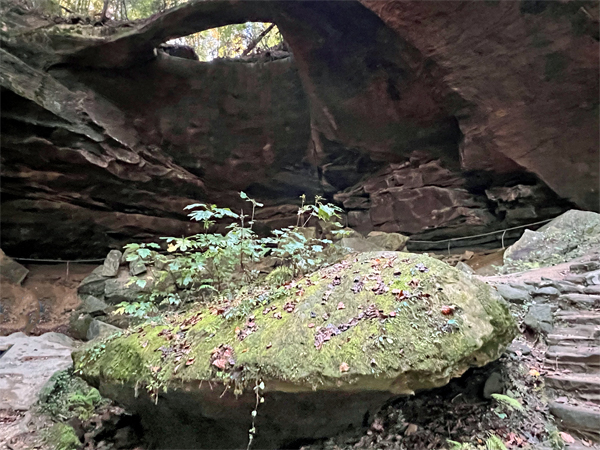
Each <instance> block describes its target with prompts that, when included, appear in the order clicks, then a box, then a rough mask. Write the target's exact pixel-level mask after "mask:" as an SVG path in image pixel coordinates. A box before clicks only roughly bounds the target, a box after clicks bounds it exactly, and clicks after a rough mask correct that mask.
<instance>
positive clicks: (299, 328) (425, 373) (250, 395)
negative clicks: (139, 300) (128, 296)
mask: <svg viewBox="0 0 600 450" xmlns="http://www.w3.org/2000/svg"><path fill="white" fill-rule="evenodd" d="M256 289H257V291H256V292H254V291H252V290H250V291H246V292H244V293H241V294H240V295H239V298H235V299H233V301H232V303H231V305H233V306H231V307H230V308H229V309H228V310H227V311H225V312H224V314H221V315H215V314H213V313H212V312H211V311H212V310H211V308H209V307H207V306H198V308H197V309H196V310H193V311H191V312H188V313H187V314H185V315H181V316H178V317H171V318H169V322H166V323H160V322H158V323H160V324H158V325H157V324H156V323H154V324H146V325H141V326H139V327H137V328H134V329H130V330H129V331H128V332H127V333H125V334H123V335H122V336H119V337H116V338H114V339H109V340H106V341H104V342H103V343H102V346H101V347H100V346H97V347H94V348H88V349H83V350H81V351H78V352H76V353H74V355H73V359H74V361H75V365H76V369H78V370H81V372H82V375H83V377H84V378H85V379H86V380H87V381H88V382H90V383H92V384H94V385H95V386H97V387H98V388H99V389H100V391H101V392H102V394H103V395H105V396H108V397H111V398H113V399H114V400H116V401H118V402H119V403H120V404H123V405H124V406H125V407H126V408H128V410H130V411H132V412H134V413H136V414H139V415H140V417H141V421H142V425H143V427H144V430H145V431H144V433H145V436H147V437H148V439H149V441H150V442H151V443H152V445H153V446H155V447H157V448H166V447H168V448H242V447H244V446H245V445H246V444H247V439H248V430H249V429H250V428H251V426H252V417H251V414H250V412H251V411H252V410H253V409H254V407H255V404H256V400H257V397H256V392H255V388H256V389H257V390H258V392H259V393H260V395H261V396H264V398H265V401H264V403H260V405H259V407H258V416H257V418H256V428H257V435H256V439H255V441H254V445H255V446H256V448H282V447H283V448H287V446H290V445H294V443H298V442H301V441H303V440H310V439H320V438H325V437H328V436H331V435H334V434H336V433H338V432H340V431H342V430H346V429H348V427H351V426H357V427H360V426H362V425H363V422H364V418H365V417H366V416H367V415H368V417H373V414H374V412H375V411H376V410H377V409H378V408H380V407H381V406H382V405H383V404H384V403H385V402H386V401H389V400H390V399H391V398H393V397H395V396H397V395H400V394H411V393H413V392H415V391H417V390H422V389H430V388H435V387H438V386H442V385H444V384H446V383H448V381H449V380H450V379H451V378H453V377H458V376H460V375H461V374H463V373H464V372H465V371H466V370H467V369H468V368H469V367H477V366H482V365H485V364H487V363H489V362H490V361H493V360H495V359H497V358H498V357H499V356H500V355H501V354H502V352H503V351H504V349H505V347H506V346H507V345H508V344H509V343H510V342H511V341H512V339H513V337H514V336H515V334H516V326H515V323H514V321H513V319H512V316H511V314H510V312H509V311H508V308H507V307H506V305H505V303H504V302H503V301H502V300H501V297H500V296H499V295H498V294H497V293H496V291H495V290H494V289H493V288H491V287H490V286H488V285H486V284H485V283H483V282H481V281H479V280H477V279H475V278H474V277H470V276H468V275H466V274H464V273H462V272H460V271H458V270H456V269H454V268H453V267H451V266H449V265H447V264H446V263H443V262H441V261H437V260H435V259H433V258H429V257H427V256H424V255H414V254H408V253H399V252H371V253H361V254H359V255H351V256H349V257H348V258H346V259H345V260H342V261H341V262H339V263H337V264H334V265H332V266H329V267H327V268H324V269H321V270H320V271H317V272H315V273H313V274H310V275H307V276H306V277H304V278H301V279H300V280H296V281H295V282H294V283H293V284H291V285H290V287H289V289H288V290H286V292H285V294H283V295H281V293H280V291H276V290H275V288H271V290H265V289H266V288H265V287H257V288H256ZM273 293H277V295H272V294H273ZM258 295H260V299H261V300H260V301H259V300H258V299H259V297H258ZM261 382H262V383H264V389H263V388H259V387H256V386H258V385H260V383H261ZM144 385H145V386H146V387H147V389H143V386H144ZM136 387H138V388H140V389H136ZM136 392H137V393H138V394H139V395H137V396H136ZM148 392H150V393H151V394H154V395H149V394H148ZM167 436H168V439H167Z"/></svg>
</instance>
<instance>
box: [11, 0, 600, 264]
mask: <svg viewBox="0 0 600 450" xmlns="http://www.w3.org/2000/svg"><path fill="white" fill-rule="evenodd" d="M538 3H539V2H537V3H535V4H538ZM557 4H558V3H557ZM574 4H575V2H567V3H566V4H560V5H562V6H556V5H554V6H553V5H548V6H547V7H545V8H542V7H537V9H536V8H533V9H532V8H531V7H530V6H531V5H530V4H529V3H518V2H512V1H506V2H477V1H474V2H451V3H447V2H395V1H390V2H372V3H369V2H364V5H363V4H361V3H359V2H354V1H348V2H285V1H271V2H252V1H244V2H238V1H233V0H211V1H201V2H191V3H188V4H186V5H184V6H182V7H179V8H176V9H173V10H170V11H167V12H165V13H163V14H160V15H157V16H154V17H153V18H151V19H149V20H146V21H142V22H138V23H133V24H113V25H109V26H92V25H81V24H77V25H72V24H64V23H61V24H55V23H54V22H52V21H50V20H48V19H45V18H43V17H40V16H38V15H35V14H33V13H32V12H28V11H25V10H24V8H23V7H21V6H19V5H17V4H14V3H8V4H5V5H4V7H3V8H4V10H3V14H2V32H1V37H2V50H1V51H2V66H1V70H0V83H1V85H2V100H3V101H2V131H3V133H2V191H3V198H2V231H3V232H2V248H3V249H5V250H6V252H7V254H9V255H12V256H19V255H20V256H24V255H27V256H32V255H37V256H53V257H56V256H63V257H65V256H84V255H85V256H92V255H93V256H103V255H104V254H106V250H107V248H108V247H116V246H119V245H121V244H123V243H124V242H127V241H131V240H144V239H153V238H155V237H156V236H166V235H183V234H188V233H193V232H197V231H199V227H198V226H197V224H193V223H190V222H188V221H187V218H186V217H185V214H184V212H183V207H184V206H185V205H187V204H189V203H192V202H194V201H198V200H204V201H211V202H215V203H219V204H222V205H227V206H231V207H234V208H235V207H239V206H241V205H242V203H241V202H240V201H239V198H238V196H237V191H239V190H245V191H246V192H248V193H249V194H250V195H252V196H254V197H256V198H257V199H259V200H260V201H263V202H264V203H265V204H266V208H265V209H264V210H263V211H261V213H260V215H259V219H260V221H261V222H262V224H263V226H266V227H270V226H280V225H285V224H289V223H290V221H292V222H293V221H295V219H294V218H295V207H294V204H296V203H297V201H298V196H299V195H301V194H303V193H306V194H307V195H308V196H309V197H310V196H312V195H315V194H320V195H325V196H326V197H328V198H330V199H332V198H333V197H334V196H335V198H336V199H338V200H339V201H340V202H343V203H344V206H345V207H346V208H347V209H348V211H349V212H348V217H347V221H348V223H350V224H351V225H353V226H355V227H357V228H359V229H361V230H362V231H370V230H384V231H399V232H402V233H408V234H412V235H416V236H417V237H421V238H430V239H438V238H441V237H449V236H456V235H465V234H472V233H476V232H479V231H481V230H485V231H488V230H490V229H494V228H501V227H503V226H506V225H514V224H520V223H527V222H531V221H532V220H540V219H544V218H547V217H552V216H554V215H556V214H557V213H558V212H560V211H562V210H564V209H566V208H567V207H568V206H573V205H574V206H577V207H580V208H584V209H598V189H597V186H598V166H599V164H598V151H597V149H598V84H597V79H598V52H597V50H598V41H597V36H594V35H593V32H592V33H590V30H591V31H593V26H592V27H590V23H589V21H590V20H591V19H590V18H589V17H594V14H595V10H594V9H593V8H592V6H594V4H588V3H585V2H583V3H582V2H577V7H575V6H573V5H574ZM590 5H591V6H590ZM245 21H267V22H274V23H276V24H277V25H278V27H279V28H280V30H281V32H282V34H283V35H284V37H285V39H286V41H287V43H288V44H289V47H290V48H291V50H292V53H293V56H292V57H290V58H284V59H278V60H275V61H269V60H264V61H258V62H251V63H248V62H239V61H226V60H218V61H213V62H210V63H207V62H200V61H195V60H191V59H184V58H178V57H174V56H170V55H169V54H167V53H165V52H164V51H160V52H159V51H156V49H157V48H158V47H159V46H160V45H161V44H162V43H164V42H166V41H167V40H168V39H171V38H174V37H178V36H183V35H187V34H190V33H193V32H197V31H201V30H204V29H209V28H212V27H216V26H221V25H225V24H229V23H240V22H245ZM336 194H337V195H336ZM81 242H86V245H85V246H83V247H82V245H81Z"/></svg>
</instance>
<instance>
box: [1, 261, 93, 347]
mask: <svg viewBox="0 0 600 450" xmlns="http://www.w3.org/2000/svg"><path fill="white" fill-rule="evenodd" d="M26 267H27V269H29V274H28V275H27V277H26V278H25V280H24V281H23V284H22V285H21V286H15V285H12V284H9V283H1V284H0V336H6V335H9V334H11V333H14V332H17V331H22V332H24V333H26V334H30V335H40V334H43V333H47V332H49V331H56V332H60V333H66V332H67V329H68V323H69V315H70V312H71V311H73V310H74V309H75V308H77V306H78V305H79V304H80V301H79V299H78V298H77V286H78V285H79V283H80V282H81V280H83V279H84V278H85V277H86V276H87V275H89V274H90V273H91V272H92V270H93V269H94V268H95V267H97V266H96V265H90V264H68V265H67V264H53V265H50V264H44V265H41V264H39V265H38V264H31V265H26Z"/></svg>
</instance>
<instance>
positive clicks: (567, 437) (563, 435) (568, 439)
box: [560, 431, 575, 444]
mask: <svg viewBox="0 0 600 450" xmlns="http://www.w3.org/2000/svg"><path fill="white" fill-rule="evenodd" d="M560 437H561V438H562V440H563V441H565V442H566V443H567V444H574V443H575V439H574V438H573V436H571V435H570V434H569V433H565V432H564V431H561V432H560Z"/></svg>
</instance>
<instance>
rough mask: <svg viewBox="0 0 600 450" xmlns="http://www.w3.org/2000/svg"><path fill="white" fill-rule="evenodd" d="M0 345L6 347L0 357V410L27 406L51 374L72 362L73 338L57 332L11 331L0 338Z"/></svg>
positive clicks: (26, 407) (34, 400) (32, 402)
mask: <svg viewBox="0 0 600 450" xmlns="http://www.w3.org/2000/svg"><path fill="white" fill-rule="evenodd" d="M0 348H8V350H7V351H6V352H5V353H3V354H2V356H1V357H0V409H12V410H17V411H26V410H28V409H30V408H31V406H32V405H33V404H34V403H35V402H36V401H37V399H38V395H39V393H40V391H41V389H42V387H43V386H44V385H45V384H46V382H47V381H48V380H49V379H50V377H51V376H52V375H53V374H54V373H55V372H58V371H59V370H64V369H68V368H69V367H71V366H72V364H73V362H72V360H71V351H72V349H73V341H72V339H71V338H69V337H68V336H65V335H62V334H59V333H46V334H43V335H41V336H27V335H26V334H24V333H20V332H19V333H13V334H11V335H9V336H5V337H0Z"/></svg>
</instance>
